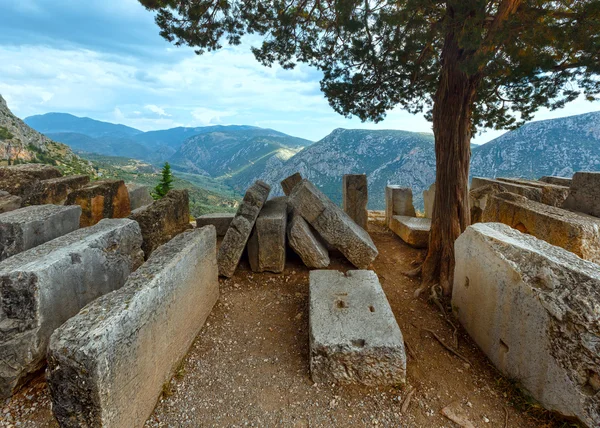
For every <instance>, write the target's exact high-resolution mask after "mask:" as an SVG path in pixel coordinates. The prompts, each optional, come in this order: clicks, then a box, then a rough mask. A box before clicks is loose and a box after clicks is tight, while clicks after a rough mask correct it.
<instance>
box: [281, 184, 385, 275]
mask: <svg viewBox="0 0 600 428" xmlns="http://www.w3.org/2000/svg"><path fill="white" fill-rule="evenodd" d="M289 203H290V205H291V206H292V207H293V208H294V210H296V213H297V214H299V215H301V216H302V217H304V219H305V220H306V221H307V222H309V223H310V224H311V226H313V227H314V228H315V229H316V231H317V232H318V233H319V235H321V236H322V237H323V239H325V241H327V242H328V243H329V244H331V245H333V246H334V247H335V248H336V249H338V250H339V251H340V252H341V253H342V254H343V255H344V256H345V257H346V258H347V259H348V260H349V261H350V263H352V264H353V265H354V266H356V267H358V268H365V267H368V266H369V265H370V264H371V262H373V260H375V258H376V257H377V254H378V251H377V247H375V244H374V243H373V240H372V239H371V237H370V236H369V234H368V233H367V232H366V231H365V230H364V229H363V228H362V227H360V226H359V225H357V224H356V223H354V221H353V220H352V219H351V218H350V217H348V214H346V213H345V212H344V211H342V210H341V209H340V207H338V206H337V205H335V204H334V203H333V202H331V201H330V200H329V198H327V196H325V195H324V194H323V192H321V191H320V190H319V189H317V188H316V187H315V185H314V184H312V183H311V182H310V181H308V180H302V182H301V183H300V184H297V185H296V187H295V188H294V191H293V192H292V194H291V195H290V199H289Z"/></svg>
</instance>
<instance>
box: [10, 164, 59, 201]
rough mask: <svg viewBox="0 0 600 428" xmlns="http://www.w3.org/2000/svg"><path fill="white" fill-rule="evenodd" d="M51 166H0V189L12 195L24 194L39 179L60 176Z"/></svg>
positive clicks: (56, 169)
mask: <svg viewBox="0 0 600 428" xmlns="http://www.w3.org/2000/svg"><path fill="white" fill-rule="evenodd" d="M61 176H62V174H61V172H60V171H59V170H58V168H55V167H53V166H49V165H42V164H33V163H29V164H23V165H14V166H4V167H0V190H4V191H6V192H8V193H10V194H12V195H16V196H25V195H27V194H28V193H29V192H30V191H31V189H32V188H33V186H34V185H35V184H36V183H37V182H38V181H41V180H49V179H51V178H58V177H61Z"/></svg>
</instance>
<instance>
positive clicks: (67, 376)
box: [47, 226, 219, 427]
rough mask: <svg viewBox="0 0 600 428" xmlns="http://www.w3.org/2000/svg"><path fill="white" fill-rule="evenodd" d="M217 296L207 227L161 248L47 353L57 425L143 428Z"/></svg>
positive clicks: (69, 325)
mask: <svg viewBox="0 0 600 428" xmlns="http://www.w3.org/2000/svg"><path fill="white" fill-rule="evenodd" d="M218 296H219V282H218V272H217V261H216V233H215V229H214V227H212V226H207V227H204V228H202V229H193V230H190V231H187V232H184V233H183V234H181V235H178V236H177V237H175V238H174V239H172V240H171V241H169V242H168V243H166V244H165V245H163V246H161V247H160V248H158V249H157V250H156V251H155V252H154V253H153V254H152V256H151V257H150V259H148V261H147V262H146V263H145V264H144V265H143V266H142V267H141V268H140V269H138V270H137V271H136V272H135V273H133V274H132V275H131V276H130V278H129V280H128V281H127V283H126V284H125V286H123V287H122V288H121V289H119V290H118V291H115V292H113V293H110V294H107V295H106V296H103V297H101V298H99V299H98V300H96V301H95V302H93V303H91V304H89V305H88V306H86V307H85V308H83V310H82V311H81V312H80V313H79V314H78V315H77V316H75V317H73V318H71V319H70V320H69V321H67V322H66V323H65V324H64V325H62V326H61V327H60V328H59V329H57V330H56V331H55V332H54V334H53V335H52V338H51V340H50V346H49V349H48V372H47V377H48V385H49V388H50V393H51V396H52V410H53V412H54V415H55V417H56V419H57V420H58V422H59V424H60V425H61V426H64V427H76V426H77V427H79V426H84V427H141V426H143V425H144V422H145V421H146V419H147V418H148V417H149V416H150V414H151V413H152V410H153V409H154V406H155V405H156V402H157V400H158V399H159V397H160V395H161V393H162V391H163V385H164V384H165V383H166V382H169V381H170V379H171V377H172V375H173V373H174V372H175V371H176V369H177V367H178V365H179V364H180V362H181V360H182V359H183V357H184V356H185V354H186V353H187V351H188V349H189V348H190V346H191V345H192V342H193V341H194V339H195V338H196V336H197V335H198V333H199V332H200V329H201V328H202V325H203V324H204V322H205V320H206V318H207V317H208V315H209V314H210V312H211V310H212V308H213V306H214V304H215V303H216V301H217V299H218ZM206 393H207V394H210V391H209V390H207V391H206Z"/></svg>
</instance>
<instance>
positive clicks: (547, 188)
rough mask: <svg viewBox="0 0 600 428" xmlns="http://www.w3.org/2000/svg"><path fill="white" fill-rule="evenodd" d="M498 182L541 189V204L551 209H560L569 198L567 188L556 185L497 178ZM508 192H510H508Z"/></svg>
mask: <svg viewBox="0 0 600 428" xmlns="http://www.w3.org/2000/svg"><path fill="white" fill-rule="evenodd" d="M498 180H499V181H503V182H505V183H512V184H518V185H521V186H529V187H535V188H538V189H541V191H542V199H541V200H540V202H541V203H543V204H546V205H552V206H553V207H561V206H562V205H563V203H564V202H565V200H566V199H567V197H568V196H569V188H568V187H567V186H558V185H556V184H549V183H544V182H541V181H534V180H525V179H522V178H498ZM509 191H510V190H509Z"/></svg>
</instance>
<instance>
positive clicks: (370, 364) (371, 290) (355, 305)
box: [309, 270, 406, 386]
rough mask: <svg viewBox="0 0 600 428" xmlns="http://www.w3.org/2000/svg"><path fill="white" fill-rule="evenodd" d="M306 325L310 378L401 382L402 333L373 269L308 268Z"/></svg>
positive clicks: (327, 381)
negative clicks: (343, 270) (307, 319)
mask: <svg viewBox="0 0 600 428" xmlns="http://www.w3.org/2000/svg"><path fill="white" fill-rule="evenodd" d="M309 329H310V332H309V334H310V373H311V376H312V379H313V381H314V382H316V383H324V384H330V383H359V384H363V385H369V386H378V385H397V384H401V383H404V381H405V379H406V355H405V351H404V339H403V338H402V332H401V331H400V328H399V327H398V323H397V322H396V318H395V317H394V314H393V312H392V309H391V308H390V305H389V303H388V301H387V298H386V297H385V293H384V292H383V290H382V288H381V285H380V284H379V279H378V278H377V275H376V274H375V272H373V271H367V270H356V271H348V272H347V273H346V274H344V273H342V272H338V271H333V270H315V271H312V272H311V273H310V288H309Z"/></svg>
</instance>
